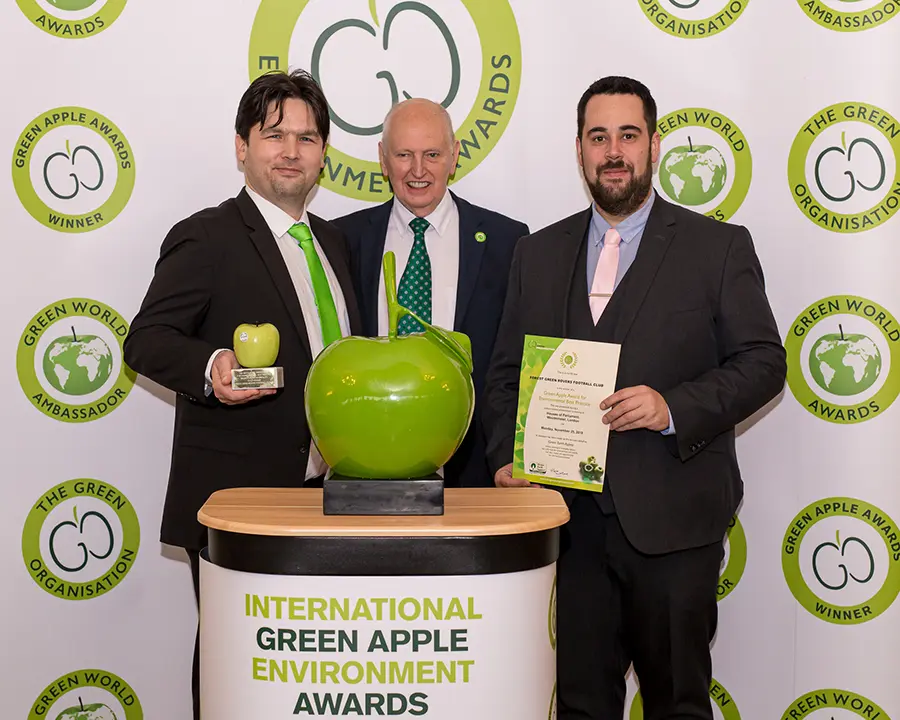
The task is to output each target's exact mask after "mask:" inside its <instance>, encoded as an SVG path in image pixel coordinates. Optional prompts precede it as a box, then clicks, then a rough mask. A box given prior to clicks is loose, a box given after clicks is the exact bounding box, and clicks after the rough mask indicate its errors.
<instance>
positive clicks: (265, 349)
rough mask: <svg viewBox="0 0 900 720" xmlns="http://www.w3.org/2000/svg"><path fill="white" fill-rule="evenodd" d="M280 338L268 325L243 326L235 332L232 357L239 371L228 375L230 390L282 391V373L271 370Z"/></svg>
mask: <svg viewBox="0 0 900 720" xmlns="http://www.w3.org/2000/svg"><path fill="white" fill-rule="evenodd" d="M280 343H281V336H280V335H279V333H278V328H276V327H275V326H274V325H272V324H271V323H253V324H251V323H244V324H242V325H238V326H237V327H236V328H235V330H234V355H235V357H236V358H237V361H238V362H239V363H240V364H241V367H239V368H235V369H234V370H232V371H231V388H232V390H264V389H277V388H282V387H284V369H283V368H280V367H272V366H273V364H274V363H275V360H276V359H277V358H278V350H279V347H280Z"/></svg>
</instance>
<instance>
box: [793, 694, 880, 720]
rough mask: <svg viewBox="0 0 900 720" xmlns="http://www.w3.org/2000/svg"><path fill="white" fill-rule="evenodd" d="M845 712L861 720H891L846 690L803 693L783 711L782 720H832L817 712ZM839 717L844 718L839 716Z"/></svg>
mask: <svg viewBox="0 0 900 720" xmlns="http://www.w3.org/2000/svg"><path fill="white" fill-rule="evenodd" d="M827 709H832V710H845V711H847V712H850V713H853V714H854V715H858V716H859V717H863V718H870V719H871V718H878V720H891V718H890V717H888V714H887V713H886V712H885V711H884V710H882V709H881V708H880V707H878V706H877V705H876V704H875V703H873V702H872V701H871V700H869V699H868V698H866V697H863V696H862V695H857V694H856V693H852V692H849V691H847V690H834V689H827V690H815V691H813V692H809V693H805V694H803V695H801V696H800V697H798V698H797V699H796V700H794V702H793V703H791V706H790V707H789V708H788V709H787V710H785V711H784V712H783V713H782V715H781V717H782V720H803V718H805V717H809V716H810V715H812V714H814V713H815V714H816V718H821V720H833V717H834V716H833V715H832V714H831V713H828V712H823V713H821V714H820V713H819V712H818V711H819V710H827ZM841 717H844V716H843V715H841Z"/></svg>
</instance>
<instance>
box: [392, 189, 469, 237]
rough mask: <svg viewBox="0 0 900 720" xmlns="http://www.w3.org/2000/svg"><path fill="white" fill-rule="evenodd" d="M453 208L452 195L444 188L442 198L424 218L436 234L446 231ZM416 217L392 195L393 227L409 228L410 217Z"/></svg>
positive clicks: (439, 234) (440, 234)
mask: <svg viewBox="0 0 900 720" xmlns="http://www.w3.org/2000/svg"><path fill="white" fill-rule="evenodd" d="M453 208H454V203H453V197H452V196H451V195H450V190H446V191H445V192H444V197H443V199H442V200H441V201H440V202H439V203H438V206H437V207H436V208H435V209H434V210H433V211H432V212H431V214H430V215H427V216H426V217H425V219H426V220H427V221H428V224H429V225H430V226H431V227H433V228H434V231H435V232H436V233H437V234H438V236H442V235H443V234H444V233H445V232H446V231H447V226H448V225H449V224H450V217H451V216H452V213H453ZM414 217H416V216H415V215H413V213H411V212H410V211H409V209H408V208H407V207H406V206H405V205H404V204H403V203H402V202H400V201H399V200H398V199H397V196H396V195H395V196H394V203H393V206H392V207H391V220H392V221H393V222H394V223H395V227H398V228H400V229H401V230H409V223H410V222H411V221H412V219H413V218H414Z"/></svg>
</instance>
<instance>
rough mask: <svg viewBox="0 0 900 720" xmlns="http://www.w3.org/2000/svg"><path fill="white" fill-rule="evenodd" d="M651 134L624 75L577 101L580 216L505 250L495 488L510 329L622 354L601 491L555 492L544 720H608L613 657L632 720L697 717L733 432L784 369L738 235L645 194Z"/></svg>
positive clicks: (702, 705)
mask: <svg viewBox="0 0 900 720" xmlns="http://www.w3.org/2000/svg"><path fill="white" fill-rule="evenodd" d="M655 126H656V106H655V103H654V102H653V99H652V97H651V96H650V93H649V91H648V90H647V88H646V87H644V86H643V85H642V84H640V83H638V82H636V81H634V80H630V79H627V78H604V79H601V80H599V81H597V82H596V83H594V84H593V85H592V86H591V87H590V88H589V89H588V90H587V92H586V93H585V94H584V96H583V97H582V99H581V102H580V103H579V105H578V135H577V137H576V141H575V145H576V150H577V153H578V159H579V164H580V166H581V170H582V172H583V175H584V178H585V181H586V182H587V185H588V187H589V189H590V192H591V195H592V196H593V200H594V202H593V205H592V207H591V208H589V209H588V210H585V211H582V212H580V213H578V214H576V215H573V216H571V217H569V218H566V219H565V220H562V221H560V222H558V223H556V224H554V225H551V226H549V227H547V228H545V229H544V230H541V231H540V232H538V233H535V234H534V235H531V236H529V237H527V238H523V239H522V241H521V242H520V243H519V245H518V247H517V249H516V253H515V258H514V260H513V267H512V271H511V276H510V282H509V293H508V295H507V298H506V305H505V307H504V312H503V319H502V321H501V324H500V332H499V336H498V338H497V345H496V349H495V351H494V355H493V358H492V362H491V369H490V372H489V374H488V391H487V403H486V409H485V421H486V427H487V430H488V458H489V461H490V463H491V466H492V469H493V470H494V471H495V483H496V484H497V485H498V486H501V487H507V486H514V485H523V484H524V485H527V484H528V483H527V482H526V481H521V480H517V479H514V478H512V475H511V467H512V465H511V464H510V460H511V459H512V455H513V435H514V429H515V422H516V420H515V418H516V405H517V393H518V382H519V368H520V363H521V359H522V348H523V337H524V335H525V334H534V335H546V336H551V337H553V336H555V337H567V338H575V339H579V340H594V341H601V342H612V343H618V344H620V345H621V352H620V361H619V374H618V378H617V389H616V391H615V392H614V393H613V394H611V395H610V396H609V397H607V398H606V399H605V400H603V402H602V403H601V405H600V408H601V410H603V411H606V412H605V414H604V422H605V423H606V424H608V425H609V428H610V431H611V432H610V438H609V450H608V455H607V463H606V476H605V478H606V486H605V487H604V489H603V492H602V493H599V494H598V493H589V492H584V491H579V490H569V489H565V490H563V491H562V494H563V496H564V497H565V499H566V502H567V504H568V505H569V510H570V515H571V520H570V521H569V523H568V524H567V525H566V526H565V527H564V528H563V531H562V538H561V554H560V558H559V563H558V567H557V570H558V576H557V577H558V580H557V582H558V587H557V608H558V619H557V628H558V644H557V668H558V694H557V699H558V717H559V718H560V720H575V719H576V718H578V719H587V718H591V719H592V720H619V719H620V718H621V717H622V714H623V709H624V701H625V679H624V678H625V674H626V672H627V670H628V667H629V665H631V664H632V663H633V664H634V669H635V672H636V674H637V678H638V681H639V682H640V688H641V694H642V697H643V705H644V717H645V718H646V720H663V719H665V720H676V719H681V718H704V719H707V720H712V718H713V714H712V708H711V706H710V700H709V686H710V681H711V677H712V675H711V673H712V670H711V660H710V650H709V645H710V642H711V641H712V638H713V636H714V634H715V631H716V623H717V609H716V588H717V582H718V575H719V566H720V563H721V561H722V556H723V539H724V536H725V532H726V530H727V528H728V524H729V522H730V520H731V518H732V516H733V514H734V512H735V510H736V509H737V506H738V504H739V502H740V500H741V497H742V494H743V483H742V480H741V476H740V471H739V469H738V463H737V458H736V454H735V443H734V437H735V431H734V428H735V426H736V425H737V424H738V423H740V422H741V421H743V420H745V419H746V418H748V417H749V416H750V415H752V414H753V413H754V412H756V411H757V410H759V409H760V408H761V407H762V406H763V405H765V404H766V403H767V402H769V401H770V400H771V399H772V398H774V397H775V396H776V395H777V394H778V393H779V392H780V390H781V389H782V387H783V384H784V379H785V375H786V364H785V351H784V348H783V347H782V344H781V339H780V336H779V333H778V328H777V326H776V324H775V319H774V317H773V315H772V310H771V308H770V306H769V302H768V300H767V298H766V293H765V288H764V281H763V273H762V269H761V267H760V264H759V260H758V259H757V256H756V253H755V251H754V248H753V243H752V241H751V238H750V234H749V233H748V232H747V230H746V229H745V228H744V227H741V226H739V225H730V224H725V223H720V222H718V221H716V220H712V219H710V218H707V217H704V216H702V215H699V214H696V213H693V212H690V211H688V210H686V209H683V208H680V207H677V206H675V205H671V204H669V203H667V202H666V201H665V200H663V199H662V198H661V197H658V196H657V195H656V194H655V192H654V191H653V186H652V180H653V164H654V163H655V162H656V161H657V160H658V158H659V144H660V142H659V135H658V134H657V133H656V132H655Z"/></svg>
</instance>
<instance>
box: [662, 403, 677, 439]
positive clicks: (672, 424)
mask: <svg viewBox="0 0 900 720" xmlns="http://www.w3.org/2000/svg"><path fill="white" fill-rule="evenodd" d="M666 410H668V412H669V427H667V428H666V429H665V430H663V431H662V434H663V435H674V434H675V421H674V420H673V419H672V411H671V410H669V409H668V408H666Z"/></svg>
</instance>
